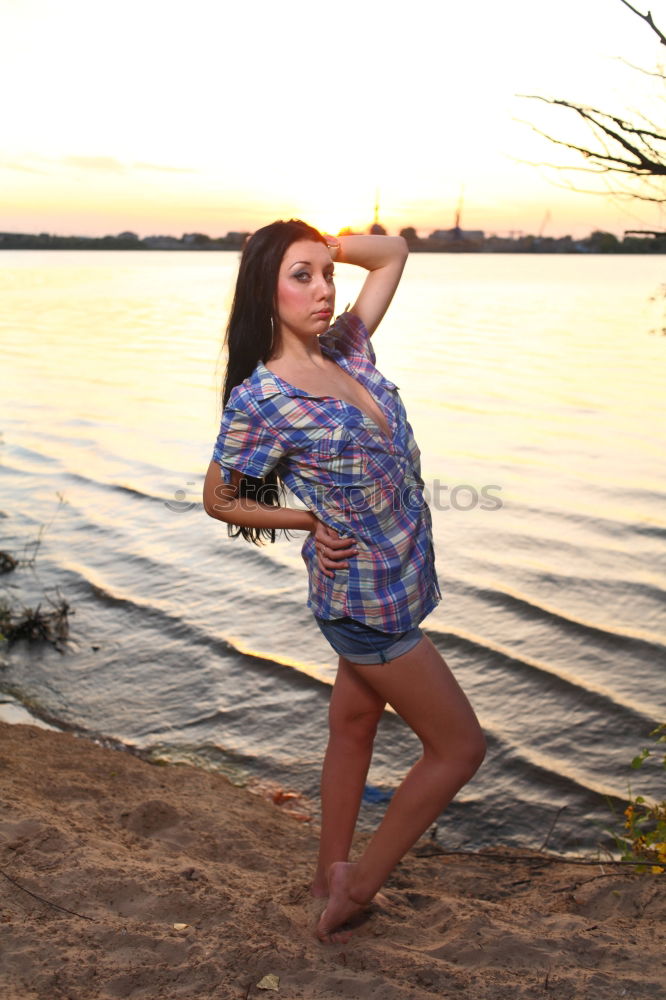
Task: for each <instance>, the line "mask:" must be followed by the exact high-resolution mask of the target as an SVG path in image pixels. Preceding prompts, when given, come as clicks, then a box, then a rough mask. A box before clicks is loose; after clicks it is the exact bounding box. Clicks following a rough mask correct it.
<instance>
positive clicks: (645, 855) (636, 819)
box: [610, 723, 666, 875]
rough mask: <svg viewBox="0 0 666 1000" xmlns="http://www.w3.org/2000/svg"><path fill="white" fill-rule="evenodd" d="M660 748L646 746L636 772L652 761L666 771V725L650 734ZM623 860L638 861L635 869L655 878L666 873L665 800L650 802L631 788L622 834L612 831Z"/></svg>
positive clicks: (638, 757)
mask: <svg viewBox="0 0 666 1000" xmlns="http://www.w3.org/2000/svg"><path fill="white" fill-rule="evenodd" d="M650 736H651V737H652V738H653V740H654V742H655V744H657V745H659V746H658V748H650V747H643V749H642V750H641V751H640V753H638V754H637V755H636V756H635V757H634V759H633V760H632V762H631V766H632V768H633V769H634V770H639V769H640V768H642V767H643V766H644V765H645V763H646V761H650V760H652V761H653V762H654V763H655V764H657V766H661V767H662V768H664V769H665V770H666V751H665V752H664V753H663V755H662V748H663V747H664V745H665V744H666V723H662V724H661V725H659V726H657V728H656V729H653V730H652V732H651V733H650ZM610 832H611V836H612V837H613V839H614V840H615V844H616V846H617V848H618V850H619V851H620V852H621V856H622V860H623V861H634V862H636V861H638V862H639V865H638V866H637V868H636V870H637V871H640V872H645V871H650V872H652V874H653V875H663V874H664V872H666V798H664V799H662V800H661V802H656V801H648V800H647V799H646V798H645V797H644V796H643V795H635V796H634V795H633V794H632V791H631V787H630V788H629V802H628V804H627V807H626V809H625V810H624V823H623V828H622V831H621V832H619V833H618V832H616V831H610Z"/></svg>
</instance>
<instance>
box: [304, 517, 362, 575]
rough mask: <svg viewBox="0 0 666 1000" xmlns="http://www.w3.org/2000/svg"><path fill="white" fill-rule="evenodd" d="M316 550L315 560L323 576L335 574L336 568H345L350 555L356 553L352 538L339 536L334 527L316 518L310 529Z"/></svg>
mask: <svg viewBox="0 0 666 1000" xmlns="http://www.w3.org/2000/svg"><path fill="white" fill-rule="evenodd" d="M312 535H313V536H314V541H315V549H316V551H317V562H318V563H319V568H320V569H321V571H322V573H323V574H324V575H325V576H331V577H333V576H335V570H336V569H347V568H348V566H349V563H348V562H347V560H348V559H349V558H350V556H355V555H358V549H357V548H356V542H355V541H354V539H353V538H341V537H340V535H339V534H338V532H337V531H336V530H335V529H334V528H329V527H328V525H326V524H324V522H323V521H320V520H318V519H317V520H316V524H315V527H314V530H313V531H312Z"/></svg>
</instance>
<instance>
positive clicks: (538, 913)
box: [0, 723, 666, 1000]
mask: <svg viewBox="0 0 666 1000" xmlns="http://www.w3.org/2000/svg"><path fill="white" fill-rule="evenodd" d="M0 776H1V777H0V870H1V871H2V873H3V874H2V875H0V996H1V997H2V1000H33V998H39V1000H42V998H43V1000H61V998H63V1000H64V998H69V1000H97V998H105V1000H106V998H118V997H132V998H134V997H136V998H141V1000H158V998H169V1000H177V998H182V1000H199V998H202V1000H203V998H206V1000H209V998H210V1000H227V998H228V1000H244V998H249V997H255V998H256V997H265V998H269V997H272V996H273V997H282V998H285V1000H296V998H317V1000H328V998H331V1000H333V998H336V1000H337V998H340V997H343V998H359V1000H361V998H363V1000H366V998H376V1000H412V998H413V1000H422V998H423V1000H424V998H433V997H458V998H460V997H464V998H473V1000H490V998H492V1000H500V998H502V1000H503V998H507V1000H508V998H511V1000H516V998H528V997H529V998H532V997H535V998H536V997H539V998H548V997H553V998H581V1000H592V998H594V1000H597V998H601V1000H606V998H615V997H618V998H619V997H627V998H630V1000H637V998H643V997H644V998H649V1000H657V998H658V997H663V996H664V995H666V992H665V988H664V984H665V983H666V947H665V937H666V933H665V928H666V920H665V917H666V877H663V876H661V877H660V876H656V877H655V876H651V875H639V874H635V873H633V872H632V871H628V870H626V869H614V868H613V867H612V866H610V867H609V866H607V865H604V866H603V867H602V866H601V865H599V864H596V865H595V864H589V865H573V864H571V863H566V864H561V863H555V862H553V861H552V860H549V859H548V858H546V857H544V856H540V855H538V854H530V853H529V852H524V854H523V855H521V854H520V852H517V851H515V850H512V851H510V850H502V849H501V848H498V849H497V850H496V851H495V852H492V853H490V854H486V853H484V854H477V855H469V856H464V855H455V854H441V853H437V847H436V845H434V844H433V843H431V842H429V841H427V840H424V841H423V842H421V843H420V844H419V845H417V846H416V848H415V849H414V851H412V852H411V853H410V854H409V855H408V856H407V857H406V858H405V860H404V861H403V863H402V864H401V865H400V866H399V868H398V869H397V870H396V871H395V873H394V874H393V876H392V877H391V879H390V881H389V882H388V884H387V890H386V891H387V896H388V898H389V904H390V905H388V906H386V907H384V908H381V909H376V910H374V911H372V912H371V913H370V914H369V915H368V918H367V919H366V920H364V921H363V922H362V923H361V925H360V926H359V927H358V928H357V929H356V932H355V935H354V937H353V938H352V939H351V941H350V942H349V943H348V944H345V945H340V944H337V945H324V944H321V943H320V942H318V941H317V939H316V938H315V937H314V935H313V925H314V922H315V919H316V916H317V914H318V913H319V911H320V910H321V907H322V904H321V901H316V900H313V899H311V898H310V896H309V893H308V878H309V874H310V871H311V868H312V865H313V862H314V857H315V852H316V831H315V830H313V829H312V828H311V827H312V824H311V823H308V822H304V821H303V815H304V813H303V808H302V806H299V801H298V799H288V798H287V799H285V800H283V803H282V805H276V804H274V803H273V802H272V801H267V800H264V799H263V798H261V797H258V796H257V795H252V794H250V792H249V791H248V790H247V789H244V788H237V787H234V786H233V785H232V784H230V783H229V782H228V781H227V780H226V779H225V778H224V777H223V776H221V775H216V774H211V773H208V772H206V771H203V770H200V769H197V768H191V767H186V766H176V765H167V766H157V765H155V764H149V763H146V762H145V761H142V760H140V759H138V758H137V757H135V756H133V755H131V754H129V753H126V752H122V751H119V750H111V749H107V748H104V747H101V746H98V745H96V744H95V743H93V742H92V741H90V740H85V739H80V738H76V737H74V736H72V735H69V734H64V733H59V732H50V731H45V730H42V729H38V728H35V727H33V726H27V725H7V724H4V723H0ZM289 810H291V812H292V813H294V814H295V815H296V816H297V817H300V818H294V816H292V815H290V813H289ZM362 842H363V838H360V839H359V843H358V845H357V847H360V846H362ZM7 876H9V878H11V879H13V880H14V882H12V881H9V879H8V878H7ZM15 883H18V884H19V885H20V886H21V887H22V888H19V885H17V884H15ZM24 889H27V890H29V891H30V892H32V893H34V894H36V895H37V896H41V897H43V898H44V899H45V900H48V901H49V903H51V904H57V906H59V907H63V908H66V909H67V910H70V911H73V912H71V913H67V912H63V910H61V909H55V908H54V906H52V905H48V903H46V902H42V901H41V900H39V899H36V898H34V897H33V896H30V895H28V894H27V893H26V892H25V891H23V890H24ZM177 925H181V926H177ZM182 925H185V926H182ZM266 977H268V978H266ZM271 977H273V978H271ZM275 977H276V978H275ZM260 983H261V984H262V986H263V987H264V988H263V989H262V988H260V987H259V985H258V984H260ZM276 985H277V990H276V989H274V988H273V989H271V988H270V987H275V986H276ZM266 987H269V988H266Z"/></svg>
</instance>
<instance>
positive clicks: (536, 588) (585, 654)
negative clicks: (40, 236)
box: [0, 251, 666, 850]
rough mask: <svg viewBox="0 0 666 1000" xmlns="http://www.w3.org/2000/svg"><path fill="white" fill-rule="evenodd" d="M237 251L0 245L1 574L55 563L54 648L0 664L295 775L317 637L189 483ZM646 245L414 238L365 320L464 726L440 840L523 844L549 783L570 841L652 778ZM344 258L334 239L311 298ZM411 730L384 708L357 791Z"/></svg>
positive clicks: (657, 695) (657, 358)
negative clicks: (60, 622) (423, 517)
mask: <svg viewBox="0 0 666 1000" xmlns="http://www.w3.org/2000/svg"><path fill="white" fill-rule="evenodd" d="M237 263H238V258H237V255H236V254H233V253H227V254H225V253H208V254H203V253H157V252H154V253H143V254H142V253H104V252H95V253H79V252H72V253H40V252H32V251H30V252H8V251H4V252H3V253H2V255H1V256H0V296H1V300H2V303H3V309H2V315H1V316H0V330H1V331H2V354H1V355H0V363H1V365H2V369H1V373H0V392H1V398H2V432H3V437H2V444H1V445H0V510H1V511H2V512H4V514H5V517H4V518H3V519H0V548H4V549H7V550H9V551H13V552H15V553H16V552H19V553H20V551H21V549H22V546H23V545H24V544H25V543H29V542H30V541H31V540H34V539H35V538H36V537H37V533H38V530H39V526H40V525H42V524H47V525H48V526H47V528H46V530H45V532H44V534H43V538H42V541H41V545H40V548H39V551H38V555H37V560H36V562H35V566H34V568H33V569H22V570H20V571H19V572H17V573H15V574H13V575H12V576H11V577H5V578H3V579H4V582H5V584H6V585H8V586H9V588H10V593H11V594H12V595H13V596H14V598H15V599H19V598H20V599H21V600H24V601H26V602H30V601H31V600H37V599H38V595H41V593H42V591H43V590H44V588H46V590H47V591H48V592H49V593H53V592H54V590H53V588H55V586H56V585H57V586H59V587H60V590H61V592H62V593H63V595H64V596H65V597H66V598H67V600H68V601H69V602H70V604H71V605H72V607H73V608H74V611H75V613H74V615H73V617H72V619H71V638H70V642H69V644H68V648H67V651H66V652H65V653H64V654H60V653H58V652H57V651H55V650H52V649H50V648H48V649H43V650H40V651H39V653H35V652H34V651H33V652H31V651H30V650H28V649H27V648H26V647H25V646H23V645H17V646H15V647H14V648H13V649H12V650H11V652H10V653H9V654H7V653H5V659H6V660H7V664H6V666H5V668H4V669H3V670H1V671H0V685H2V690H4V691H8V692H12V693H13V694H14V695H15V696H17V697H19V698H20V699H22V700H23V701H24V702H25V703H26V704H28V705H30V706H32V707H33V709H34V710H36V711H38V712H40V713H42V714H44V715H45V716H47V717H49V718H51V719H53V720H58V721H60V722H61V723H62V724H66V725H70V726H74V727H76V728H80V729H82V730H85V731H87V732H92V733H98V734H102V735H105V736H109V737H113V738H115V739H117V740H120V741H122V742H124V743H128V744H132V745H135V746H138V747H141V748H143V749H152V750H154V751H155V752H160V753H162V754H163V755H168V756H171V757H174V758H176V759H188V760H192V759H193V760H197V761H199V762H204V763H206V764H207V765H209V766H215V767H220V768H222V769H224V770H226V771H227V772H229V773H232V774H234V775H237V776H243V775H255V776H262V777H269V778H271V779H273V780H275V781H277V782H280V783H282V784H285V785H288V786H290V787H292V788H297V789H300V790H303V791H305V792H306V793H307V794H308V795H310V796H312V797H315V796H316V787H317V779H318V768H319V764H320V761H321V756H322V753H323V748H324V745H325V738H326V735H325V725H326V708H327V700H328V694H329V691H330V685H331V683H332V680H333V678H334V672H335V664H334V657H333V655H332V651H331V650H330V648H329V647H328V646H327V644H326V642H325V640H324V639H323V637H322V636H321V634H320V633H319V631H318V629H317V628H316V626H315V625H314V622H313V621H312V619H311V616H310V612H309V611H308V610H307V608H306V607H305V601H306V595H307V586H306V579H305V575H304V568H303V563H302V559H301V556H300V540H299V539H296V538H295V539H293V540H291V541H281V542H279V543H278V544H276V545H273V546H264V547H262V548H256V547H253V546H250V545H247V544H246V543H244V542H242V541H240V540H231V539H229V538H227V534H226V528H225V526H224V525H222V524H221V523H219V522H216V521H214V520H212V519H211V518H209V517H207V516H206V515H205V514H204V512H203V510H202V507H201V503H200V496H201V487H202V483H203V477H204V474H205V471H206V468H207V466H208V462H209V460H210V456H211V454H212V449H213V444H214V441H215V437H216V435H217V429H218V424H219V400H218V390H219V377H220V375H221V364H220V357H219V350H220V342H221V335H222V329H223V325H224V317H225V310H226V309H227V308H228V305H229V303H230V297H231V291H232V286H233V282H234V279H235V273H236V268H237ZM662 267H663V264H662V262H661V261H660V260H659V259H658V258H656V257H654V258H653V257H592V256H590V257H586V256H580V257H579V256H575V257H550V256H548V257H537V256H513V255H511V256H509V255H506V256H505V255H501V256H500V255H498V256H491V255H461V256H456V255H414V256H412V257H411V258H410V260H409V261H408V265H407V269H406V272H405V276H404V279H403V282H402V285H401V287H400V289H399V291H398V294H397V296H396V299H395V301H394V303H393V305H392V306H391V309H390V310H389V313H388V315H387V317H386V318H385V320H384V321H383V323H382V325H381V326H380V328H379V330H378V331H377V333H376V334H375V338H374V341H375V345H376V351H377V356H378V367H379V368H380V370H382V371H383V372H384V373H385V374H386V375H387V376H388V377H390V378H391V379H392V380H393V381H395V382H396V383H397V384H398V385H399V387H400V391H401V394H402V396H403V399H404V401H405V404H406V406H407V410H408V413H409V416H410V420H411V422H412V425H413V427H414V430H415V433H416V438H417V441H418V442H419V445H420V447H421V451H422V461H423V474H424V478H425V480H426V485H427V487H428V490H429V493H430V497H431V501H432V505H433V522H434V531H435V551H436V556H437V566H438V572H439V577H440V583H441V586H442V591H443V597H444V600H443V601H442V603H441V604H440V605H439V607H438V608H437V609H436V610H435V611H434V612H433V614H432V615H430V617H429V618H428V619H427V620H426V623H425V628H426V630H427V631H428V634H429V635H430V637H431V638H432V639H433V641H434V642H435V643H436V644H437V646H438V647H439V649H440V650H441V651H442V653H443V655H444V656H445V657H446V659H447V662H448V663H449V664H450V666H451V667H452V669H453V670H454V672H455V673H456V675H457V676H458V678H459V680H460V681H461V683H462V685H463V687H464V688H465V690H466V691H467V693H468V694H469V696H470V698H471V700H472V702H473V704H474V706H475V708H476V709H477V712H478V714H479V716H480V719H481V722H482V725H483V726H484V728H485V730H486V732H487V734H488V737H489V744H490V753H489V756H488V759H487V761H486V763H485V764H484V766H483V768H482V769H481V771H480V772H479V773H478V775H477V777H476V778H475V779H474V781H473V782H472V783H471V784H470V785H469V786H467V788H466V789H464V790H463V792H462V793H461V795H460V797H459V799H458V800H457V801H456V802H455V803H454V804H453V806H452V807H451V808H450V810H449V812H448V813H447V816H446V818H445V819H444V820H443V821H442V823H441V832H440V839H441V840H444V841H446V842H447V843H450V844H455V845H459V844H463V843H464V844H467V845H480V844H487V843H494V842H498V841H500V842H503V843H521V844H527V845H530V846H535V847H538V846H539V845H540V844H541V843H542V842H543V840H544V839H545V836H546V833H547V831H548V829H549V827H550V824H551V821H552V819H553V818H554V817H555V815H556V813H557V811H558V810H559V809H560V807H562V806H565V809H564V811H563V813H562V815H561V816H560V817H559V819H558V821H557V825H556V827H555V830H554V832H553V834H552V837H551V840H550V845H551V846H553V847H557V848H559V849H561V850H577V849H581V848H591V847H594V846H595V845H596V844H597V843H598V842H599V840H600V838H601V829H602V827H603V825H604V824H605V823H606V822H607V820H608V816H609V813H608V808H607V805H606V803H605V801H604V796H606V795H609V796H618V797H622V796H624V795H625V793H626V790H627V783H628V781H629V780H633V786H634V788H636V786H637V784H638V783H639V779H640V782H642V785H641V787H643V786H644V787H645V789H646V790H647V791H650V790H652V791H653V793H654V788H655V787H656V786H655V785H654V784H653V783H652V784H651V782H650V781H649V780H648V778H649V774H648V772H646V774H645V776H643V775H642V774H641V773H640V772H639V774H638V777H637V775H636V773H634V772H631V771H630V769H629V768H628V762H629V760H630V759H631V758H632V757H633V756H634V754H635V753H636V752H637V750H638V749H639V748H640V746H642V745H643V744H644V742H645V738H646V735H647V733H648V732H649V730H650V728H651V727H652V724H653V723H654V722H655V721H657V720H659V719H663V718H664V716H665V715H666V706H665V700H666V699H665V697H664V665H665V663H666V658H665V656H664V652H665V649H664V629H663V624H664V613H663V612H664V591H665V583H664V541H665V539H666V516H665V514H664V475H663V474H664V454H665V452H666V449H665V447H664V445H665V442H664V409H665V403H664V399H665V394H664V388H663V387H664V377H663V371H664V354H665V353H666V339H665V338H662V337H660V336H657V335H655V334H652V333H651V332H650V331H651V329H653V328H656V327H657V325H658V322H659V319H660V316H659V314H658V312H659V308H660V306H659V304H658V303H654V302H652V303H651V302H650V301H649V300H650V296H652V295H654V294H655V292H656V291H657V289H658V287H659V285H660V283H661V282H662V280H663V274H662V270H661V269H662ZM359 280H360V277H359V273H357V272H356V271H355V269H353V268H351V267H347V266H344V265H342V266H339V268H338V308H339V310H341V309H342V308H343V307H344V305H345V304H346V303H347V302H348V301H350V300H353V297H354V295H355V291H356V289H357V288H358V287H359ZM484 491H485V494H486V495H487V494H488V493H489V494H490V495H492V496H495V497H497V498H499V500H500V501H501V505H499V504H496V503H488V502H485V501H484V500H483V497H484ZM59 497H62V500H63V503H60V500H59ZM50 522H52V523H50ZM416 753H417V745H416V742H415V740H414V738H413V737H412V736H411V734H410V733H409V732H408V731H407V730H406V728H405V726H404V725H403V724H402V722H401V720H399V719H398V718H396V717H395V716H394V715H392V714H389V713H387V715H386V718H385V720H384V723H383V725H382V728H381V730H380V735H379V738H378V745H377V750H376V754H375V758H374V761H373V767H372V771H371V774H370V777H369V782H370V783H371V786H372V788H371V789H370V791H369V794H368V799H369V800H375V799H378V798H379V799H381V798H382V793H386V794H388V793H390V790H391V789H392V788H394V787H395V786H396V784H397V783H398V782H399V780H400V777H401V776H402V774H403V773H404V772H405V771H406V770H407V768H408V767H409V765H410V763H411V762H412V759H413V757H414V755H415V754H416ZM379 808H381V807H380V806H378V805H376V804H374V805H373V804H372V802H371V801H368V803H367V805H366V807H365V812H364V819H365V822H368V823H370V822H373V821H374V820H375V819H376V815H377V810H378V809H379Z"/></svg>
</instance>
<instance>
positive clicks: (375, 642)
mask: <svg viewBox="0 0 666 1000" xmlns="http://www.w3.org/2000/svg"><path fill="white" fill-rule="evenodd" d="M314 617H315V621H316V622H317V625H318V626H319V628H320V629H321V630H322V632H323V633H324V635H325V636H326V638H327V639H328V641H329V643H330V644H331V646H332V647H333V649H334V650H335V652H336V653H339V654H340V656H344V657H345V658H346V659H348V660H351V661H352V662H353V663H388V662H389V660H395V658H396V657H397V656H402V654H403V653H408V652H409V650H410V649H413V648H414V646H415V645H416V644H417V642H420V641H421V639H422V638H423V632H422V631H421V629H420V628H418V627H415V628H410V629H409V630H408V631H407V632H398V633H397V634H396V633H395V632H380V630H379V629H376V628H372V627H371V626H370V625H366V624H365V623H364V622H358V621H356V620H355V619H354V618H333V619H331V620H330V621H326V619H324V618H318V617H317V615H315V616H314Z"/></svg>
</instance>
